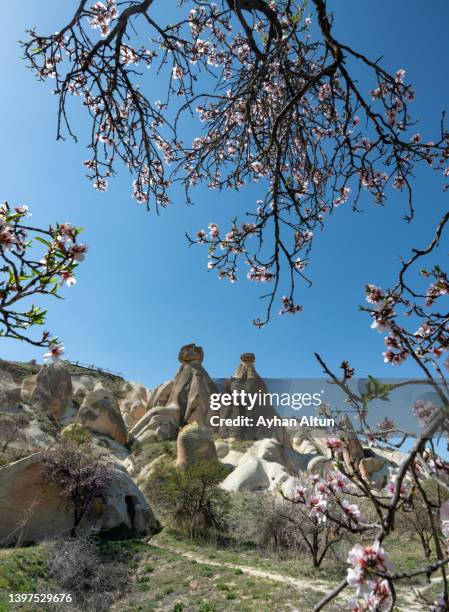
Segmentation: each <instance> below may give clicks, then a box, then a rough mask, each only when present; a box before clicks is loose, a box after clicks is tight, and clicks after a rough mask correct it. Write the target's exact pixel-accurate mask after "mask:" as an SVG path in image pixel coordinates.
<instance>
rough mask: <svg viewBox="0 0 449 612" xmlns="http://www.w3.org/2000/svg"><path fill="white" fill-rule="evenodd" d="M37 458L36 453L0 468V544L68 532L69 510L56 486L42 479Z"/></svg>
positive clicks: (43, 537) (71, 520)
mask: <svg viewBox="0 0 449 612" xmlns="http://www.w3.org/2000/svg"><path fill="white" fill-rule="evenodd" d="M39 458H40V455H39V454H38V453H36V454H34V455H29V456H28V457H25V458H24V459H20V461H16V462H15V463H11V464H9V465H7V466H5V467H2V468H0V544H3V545H6V544H8V543H13V542H15V541H17V540H19V541H24V542H28V541H31V542H37V541H40V540H43V539H45V538H46V537H53V536H56V535H60V534H63V533H69V532H70V529H71V527H72V525H73V516H72V511H71V510H70V508H69V507H68V506H67V504H65V503H64V502H65V500H63V499H62V498H61V496H60V489H59V488H58V486H57V485H56V484H54V483H45V482H44V481H43V480H42V476H41V465H40V462H39Z"/></svg>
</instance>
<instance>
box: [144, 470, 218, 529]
mask: <svg viewBox="0 0 449 612" xmlns="http://www.w3.org/2000/svg"><path fill="white" fill-rule="evenodd" d="M226 474H227V471H226V468H224V467H223V466H221V465H220V464H219V463H217V462H215V461H212V462H200V463H197V464H194V465H191V466H187V467H185V468H180V469H176V468H172V467H167V466H161V467H160V468H159V470H158V473H157V474H156V475H155V478H154V480H153V487H152V500H153V501H154V502H155V503H156V504H157V505H158V506H159V507H160V508H161V510H162V511H163V512H164V513H165V515H166V516H167V517H168V522H169V526H170V527H171V529H172V530H174V531H175V532H178V533H179V534H181V535H183V536H185V537H188V538H189V539H208V540H215V539H218V538H219V537H221V536H222V535H223V534H224V533H225V532H226V531H227V528H228V514H229V496H228V494H227V493H226V492H225V491H223V490H222V489H220V488H219V486H218V485H219V483H220V482H221V481H222V480H223V478H224V477H225V476H226Z"/></svg>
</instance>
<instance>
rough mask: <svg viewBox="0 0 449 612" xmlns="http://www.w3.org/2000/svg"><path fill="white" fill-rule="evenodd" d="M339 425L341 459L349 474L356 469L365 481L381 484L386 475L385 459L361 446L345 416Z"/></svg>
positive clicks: (384, 480) (376, 484)
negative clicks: (341, 444) (340, 430)
mask: <svg viewBox="0 0 449 612" xmlns="http://www.w3.org/2000/svg"><path fill="white" fill-rule="evenodd" d="M341 427H342V432H341V439H342V440H343V460H344V462H345V465H346V469H347V470H348V472H349V474H351V473H354V471H356V470H358V471H359V472H360V474H361V475H362V477H363V478H364V479H365V480H366V481H367V482H370V483H371V484H373V485H375V486H383V484H384V483H385V482H386V480H387V477H388V464H387V460H386V459H385V458H384V457H382V456H381V455H376V454H375V453H374V452H373V451H370V450H366V449H364V448H363V446H362V445H361V443H360V440H359V439H358V437H357V434H356V433H355V431H354V428H353V426H352V424H351V422H350V420H349V419H348V417H347V416H345V417H344V418H343V420H342V424H341Z"/></svg>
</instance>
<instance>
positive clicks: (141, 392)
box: [119, 382, 149, 429]
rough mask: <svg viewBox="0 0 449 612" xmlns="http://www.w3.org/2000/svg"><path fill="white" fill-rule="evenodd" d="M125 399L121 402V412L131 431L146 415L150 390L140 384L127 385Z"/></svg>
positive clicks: (131, 383)
mask: <svg viewBox="0 0 449 612" xmlns="http://www.w3.org/2000/svg"><path fill="white" fill-rule="evenodd" d="M124 391H125V392H126V395H125V397H124V398H123V399H122V400H121V401H120V404H119V405H120V412H121V414H122V417H123V420H124V421H125V425H126V427H127V428H128V429H131V428H132V427H133V426H134V425H135V424H136V423H137V422H138V421H139V419H141V418H142V417H143V415H144V414H145V412H146V410H147V407H148V399H149V397H148V389H147V388H146V387H144V386H143V385H141V384H139V383H134V382H130V383H125V388H124Z"/></svg>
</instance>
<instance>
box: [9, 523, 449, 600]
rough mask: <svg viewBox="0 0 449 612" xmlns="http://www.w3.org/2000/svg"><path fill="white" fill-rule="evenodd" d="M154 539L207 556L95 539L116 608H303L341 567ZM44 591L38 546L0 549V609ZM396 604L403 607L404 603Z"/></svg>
mask: <svg viewBox="0 0 449 612" xmlns="http://www.w3.org/2000/svg"><path fill="white" fill-rule="evenodd" d="M154 541H155V544H156V543H157V544H158V545H162V546H168V547H169V548H172V549H173V548H176V549H178V550H181V551H185V552H189V553H193V554H196V555H198V556H200V557H201V558H202V559H203V560H209V561H210V562H209V563H207V562H200V563H198V562H196V561H194V560H192V559H188V558H186V557H184V556H182V555H180V554H177V553H176V552H173V550H163V549H160V548H158V547H156V546H152V545H151V543H150V544H147V543H145V542H142V541H139V540H123V541H114V542H111V541H109V542H102V543H100V544H99V551H100V553H101V556H102V557H103V558H104V559H105V560H108V561H110V560H115V561H118V562H120V563H122V564H124V565H126V567H127V568H128V570H129V583H128V588H127V592H126V593H125V594H124V596H123V598H122V599H120V600H119V601H117V602H116V603H115V604H114V606H113V610H115V611H116V612H122V611H123V610H130V611H135V612H150V611H154V612H156V611H158V612H181V610H184V611H186V612H215V611H217V612H218V611H222V610H223V611H231V610H233V611H234V610H235V611H240V612H245V611H248V612H250V611H251V612H252V611H259V610H266V611H273V612H274V611H276V612H277V611H278V610H279V611H287V610H291V611H293V610H298V609H299V610H304V612H307V611H309V610H312V608H313V604H314V603H316V601H317V599H319V598H320V596H321V594H323V593H324V589H321V588H320V587H319V588H318V590H317V589H316V586H317V583H318V582H319V583H320V584H321V583H326V582H327V583H328V584H329V586H330V585H331V584H335V583H336V582H337V581H339V579H340V578H341V575H342V573H343V572H344V565H340V566H339V568H336V567H335V566H334V567H332V566H331V565H328V566H327V567H326V566H324V567H323V568H322V569H319V570H314V569H313V568H311V567H310V565H309V563H308V560H307V558H303V559H296V560H282V559H281V560H280V559H279V558H278V557H277V556H275V555H270V554H267V553H261V552H260V551H259V550H257V549H251V548H247V549H240V550H237V549H233V548H232V547H226V548H218V547H214V546H212V545H205V544H201V545H200V544H193V543H191V542H186V541H183V540H182V539H179V538H177V537H174V536H172V535H170V534H168V533H166V532H162V533H161V534H159V535H158V536H157V537H156V538H155V540H154ZM412 550H416V548H415V546H411V545H410V542H409V545H408V546H405V543H404V542H402V543H399V542H398V543H397V548H395V549H394V550H393V551H392V552H393V555H392V556H393V558H394V561H395V562H396V564H397V565H398V567H402V568H408V569H411V568H412V567H416V565H417V564H418V563H419V562H420V561H419V559H418V558H417V557H416V556H415V557H414V558H413V554H412V552H411V551H412ZM212 563H215V564H217V563H219V564H220V563H223V564H226V563H234V564H236V565H242V566H249V567H254V568H256V569H261V570H265V571H270V572H273V573H278V574H279V573H281V574H283V575H290V576H294V577H296V578H298V577H299V578H304V579H305V581H306V583H307V582H309V583H310V585H311V586H310V589H309V588H303V589H300V590H298V589H297V588H296V587H294V586H291V585H289V584H282V583H280V582H275V581H272V580H268V579H265V578H260V577H254V576H250V575H248V574H245V573H243V572H242V571H240V570H238V569H234V568H229V567H225V566H224V565H223V566H220V565H218V566H217V565H212ZM421 584H422V583H421ZM313 587H315V588H313ZM42 589H43V590H42ZM433 590H435V587H433ZM436 590H438V589H436ZM45 591H47V592H56V591H57V588H52V585H51V581H49V579H48V576H47V575H46V558H45V549H44V547H43V546H34V547H27V548H21V549H16V550H15V549H10V550H3V551H0V611H1V612H6V611H8V612H9V610H13V609H18V608H14V607H11V605H10V604H8V600H7V594H8V593H9V592H27V593H33V592H45ZM348 595H349V592H348ZM20 609H21V610H29V611H31V610H33V611H34V610H45V609H46V608H44V607H42V606H39V607H33V606H32V605H26V606H23V607H21V608H20ZM53 609H54V608H53ZM343 609H345V607H344V604H343V601H342V602H341V603H338V602H337V603H336V604H335V605H334V606H333V607H330V608H327V610H331V611H332V610H333V611H336V610H343ZM398 609H401V610H406V609H407V607H400V608H398Z"/></svg>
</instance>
